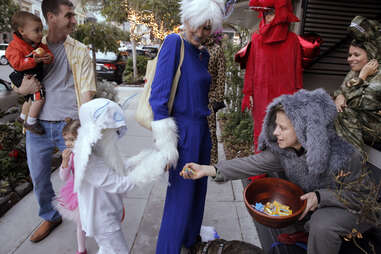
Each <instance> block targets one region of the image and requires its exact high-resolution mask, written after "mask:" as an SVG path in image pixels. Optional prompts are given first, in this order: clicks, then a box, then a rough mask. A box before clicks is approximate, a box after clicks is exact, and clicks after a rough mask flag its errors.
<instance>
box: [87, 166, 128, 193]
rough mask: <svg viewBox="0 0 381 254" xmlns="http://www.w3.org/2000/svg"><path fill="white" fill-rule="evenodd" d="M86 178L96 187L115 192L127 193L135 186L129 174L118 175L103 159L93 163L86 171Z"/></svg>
mask: <svg viewBox="0 0 381 254" xmlns="http://www.w3.org/2000/svg"><path fill="white" fill-rule="evenodd" d="M89 165H90V163H89ZM84 179H85V180H86V181H87V182H89V183H90V184H91V185H93V186H95V187H96V188H99V189H102V190H103V191H105V192H109V193H114V194H116V193H125V192H127V191H128V190H130V189H132V188H133V187H134V185H133V184H132V183H131V181H130V179H129V177H128V176H120V175H118V174H117V173H115V172H114V171H113V170H112V169H110V168H109V167H108V166H107V165H106V164H105V163H104V161H103V160H97V161H96V163H91V166H90V167H89V168H88V169H87V170H86V172H85V177H84Z"/></svg>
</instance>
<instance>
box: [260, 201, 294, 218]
mask: <svg viewBox="0 0 381 254" xmlns="http://www.w3.org/2000/svg"><path fill="white" fill-rule="evenodd" d="M253 208H254V209H256V210H257V211H260V212H262V213H265V214H268V215H271V216H289V215H291V214H292V210H291V209H290V207H289V206H287V205H283V204H282V203H280V202H278V201H276V200H274V201H273V202H272V203H270V202H267V203H266V204H265V205H263V204H262V203H255V206H253Z"/></svg>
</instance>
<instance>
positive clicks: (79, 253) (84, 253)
mask: <svg viewBox="0 0 381 254" xmlns="http://www.w3.org/2000/svg"><path fill="white" fill-rule="evenodd" d="M76 254H87V250H86V249H85V250H84V251H82V252H81V251H77V253H76Z"/></svg>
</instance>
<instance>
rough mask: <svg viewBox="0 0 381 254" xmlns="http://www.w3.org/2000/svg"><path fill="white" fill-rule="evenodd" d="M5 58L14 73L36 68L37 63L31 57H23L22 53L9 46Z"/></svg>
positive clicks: (11, 45)
mask: <svg viewBox="0 0 381 254" xmlns="http://www.w3.org/2000/svg"><path fill="white" fill-rule="evenodd" d="M5 57H6V58H7V59H8V62H9V64H10V65H11V66H12V68H13V69H15V70H16V71H25V70H29V69H33V68H34V67H36V65H37V63H36V61H35V60H34V58H32V57H25V55H24V54H23V52H22V51H20V50H19V49H17V48H16V47H14V46H13V44H10V45H9V46H8V48H7V50H6V51H5Z"/></svg>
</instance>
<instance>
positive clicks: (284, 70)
mask: <svg viewBox="0 0 381 254" xmlns="http://www.w3.org/2000/svg"><path fill="white" fill-rule="evenodd" d="M249 6H250V7H251V8H252V9H254V10H256V11H258V12H259V17H260V18H262V21H261V23H260V25H259V31H258V32H256V33H254V34H253V36H252V40H251V45H249V47H250V48H248V50H249V58H248V60H247V64H246V73H245V83H244V88H243V93H244V98H243V101H242V110H245V108H248V109H249V110H251V112H252V115H253V119H254V146H255V149H256V148H257V144H258V143H257V142H258V137H259V134H260V132H261V129H262V122H263V118H264V116H265V110H266V107H267V105H268V104H269V103H270V102H271V101H272V100H273V99H274V98H276V97H278V96H280V95H282V94H292V93H294V92H296V91H297V90H298V89H301V88H302V64H301V62H302V50H301V47H300V44H299V41H298V37H297V35H296V34H295V33H293V32H291V31H289V24H290V23H291V22H298V21H299V19H298V18H297V17H296V16H295V15H294V14H293V13H292V5H291V1H290V0H250V3H249ZM271 9H275V17H274V19H273V20H272V21H271V22H270V23H268V24H266V22H265V15H264V12H265V11H268V10H271ZM250 97H252V98H253V105H251V104H250Z"/></svg>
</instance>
